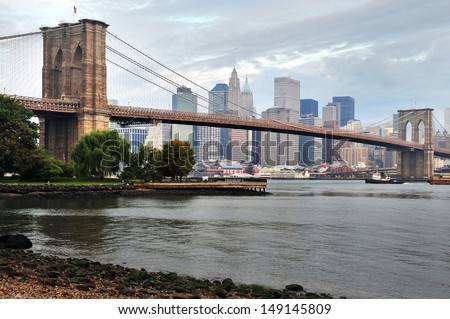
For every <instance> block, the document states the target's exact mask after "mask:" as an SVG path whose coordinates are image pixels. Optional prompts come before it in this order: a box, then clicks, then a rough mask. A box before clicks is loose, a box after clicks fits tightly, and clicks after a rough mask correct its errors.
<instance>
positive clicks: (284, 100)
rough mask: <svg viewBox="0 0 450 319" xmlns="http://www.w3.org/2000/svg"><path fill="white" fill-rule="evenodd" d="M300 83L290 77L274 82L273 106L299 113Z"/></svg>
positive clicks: (276, 79)
mask: <svg viewBox="0 0 450 319" xmlns="http://www.w3.org/2000/svg"><path fill="white" fill-rule="evenodd" d="M299 103H300V81H297V80H294V79H291V78H290V77H280V78H275V80H274V105H275V106H276V107H281V108H285V109H290V110H293V111H297V112H298V111H299V109H298V107H299Z"/></svg>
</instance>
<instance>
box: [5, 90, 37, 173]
mask: <svg viewBox="0 0 450 319" xmlns="http://www.w3.org/2000/svg"><path fill="white" fill-rule="evenodd" d="M32 116H33V112H32V111H30V110H27V109H26V108H25V105H23V104H22V103H21V102H19V101H17V100H15V99H13V98H11V97H9V96H6V95H0V173H1V172H2V171H3V174H4V173H5V172H10V173H13V174H15V173H17V172H18V171H19V170H20V167H21V166H22V164H23V163H25V162H26V161H27V159H29V157H30V155H31V153H32V152H34V151H35V150H36V148H37V138H38V137H39V126H38V124H37V123H33V122H32V121H31V118H32ZM1 177H3V175H1Z"/></svg>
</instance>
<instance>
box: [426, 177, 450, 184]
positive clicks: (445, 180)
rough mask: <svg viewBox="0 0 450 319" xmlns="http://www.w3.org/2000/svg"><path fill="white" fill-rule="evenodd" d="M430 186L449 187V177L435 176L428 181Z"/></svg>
mask: <svg viewBox="0 0 450 319" xmlns="http://www.w3.org/2000/svg"><path fill="white" fill-rule="evenodd" d="M428 183H430V184H431V185H450V175H435V176H432V177H431V178H430V180H429V181H428Z"/></svg>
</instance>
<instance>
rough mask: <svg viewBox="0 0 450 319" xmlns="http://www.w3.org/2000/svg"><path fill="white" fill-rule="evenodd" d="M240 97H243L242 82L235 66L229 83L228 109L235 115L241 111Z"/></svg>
mask: <svg viewBox="0 0 450 319" xmlns="http://www.w3.org/2000/svg"><path fill="white" fill-rule="evenodd" d="M240 99H241V83H240V80H239V77H238V75H237V72H236V69H235V68H233V71H232V72H231V77H230V80H229V83H228V105H227V109H228V110H229V111H230V112H232V113H233V115H238V114H240V113H241V112H240V111H241V108H240Z"/></svg>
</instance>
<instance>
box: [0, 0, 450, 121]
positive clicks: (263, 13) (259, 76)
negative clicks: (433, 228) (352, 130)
mask: <svg viewBox="0 0 450 319" xmlns="http://www.w3.org/2000/svg"><path fill="white" fill-rule="evenodd" d="M74 4H75V5H76V7H77V9H78V10H77V15H76V16H75V19H76V20H77V19H81V18H91V19H98V20H101V21H104V22H106V23H108V24H109V25H110V27H109V31H110V32H111V33H113V34H117V35H118V36H119V37H121V38H123V39H125V40H126V41H127V42H129V43H131V44H133V45H135V46H137V47H139V48H140V49H141V50H142V51H144V52H146V53H148V54H149V55H150V56H152V57H153V58H155V59H156V60H158V61H160V62H162V63H164V64H166V65H168V66H170V67H171V68H173V69H175V70H176V71H178V72H180V73H182V74H184V75H186V76H187V77H189V78H191V79H192V80H193V81H196V82H198V83H200V84H201V85H204V86H206V87H208V88H212V87H213V86H214V84H215V83H219V82H225V83H227V82H228V78H229V77H230V74H231V71H232V69H233V66H234V65H236V70H237V72H238V74H239V76H240V78H241V81H242V82H243V80H244V79H245V76H248V79H249V83H250V87H251V88H252V91H253V95H254V100H255V105H256V107H257V110H258V111H259V112H260V111H262V110H265V109H267V108H268V107H271V106H273V78H274V77H278V76H291V77H292V78H294V79H297V80H299V81H301V98H313V99H316V100H318V101H319V106H324V105H326V104H327V103H328V102H330V101H331V100H332V97H333V96H341V95H350V96H353V97H354V98H355V100H356V117H357V118H358V119H361V120H363V124H364V125H369V124H372V123H375V122H376V121H377V120H380V119H383V118H386V117H387V116H389V115H390V114H392V113H394V112H396V111H397V110H398V109H408V108H424V107H432V108H434V109H435V115H436V116H437V117H438V118H439V119H440V120H441V122H443V118H442V116H443V109H444V108H445V107H448V106H450V93H449V90H448V85H449V77H450V61H449V58H450V19H449V18H448V14H449V13H450V2H449V1H448V0H442V1H439V0H437V1H433V0H431V1H418V0H389V1H383V0H377V1H370V0H361V1H356V0H341V1H320V0H278V1H272V0H270V1H269V0H267V1H266V0H263V1H256V0H248V1H246V0H244V1H242V0H241V1H235V0H228V1H210V0H208V1H207V0H198V1H189V0H171V1H169V0H167V1H158V0H137V1H132V0H118V1H117V0H107V1H106V0H98V1H87V0H86V1H83V0H76V1H70V0H67V1H65V0H60V1H58V0H41V1H32V0H16V1H10V0H7V1H4V0H0V7H1V9H0V11H1V12H0V13H1V15H0V35H9V34H14V33H20V32H29V31H34V30H37V29H38V28H39V27H40V26H42V25H47V26H55V25H57V24H58V23H59V22H60V21H61V20H65V21H72V20H73V15H72V8H73V5H74ZM186 84H187V85H188V83H186Z"/></svg>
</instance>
